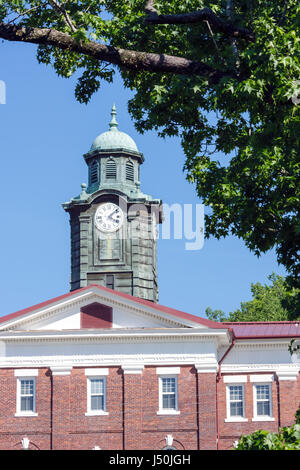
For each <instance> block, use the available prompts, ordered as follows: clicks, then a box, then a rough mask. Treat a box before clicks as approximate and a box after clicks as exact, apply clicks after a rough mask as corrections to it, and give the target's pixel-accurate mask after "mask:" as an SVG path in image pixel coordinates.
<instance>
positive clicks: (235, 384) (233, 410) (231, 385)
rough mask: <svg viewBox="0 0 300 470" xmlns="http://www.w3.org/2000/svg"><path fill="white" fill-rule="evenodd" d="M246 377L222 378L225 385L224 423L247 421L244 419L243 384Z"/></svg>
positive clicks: (232, 376)
mask: <svg viewBox="0 0 300 470" xmlns="http://www.w3.org/2000/svg"><path fill="white" fill-rule="evenodd" d="M246 382H247V376H246V375H231V376H230V375H228V376H225V377H224V383H226V384H227V385H226V408H227V418H226V419H225V422H237V421H238V422H242V421H248V419H247V418H246V417H245V389H244V387H245V385H244V384H245V383H246Z"/></svg>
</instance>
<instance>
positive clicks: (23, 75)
mask: <svg viewBox="0 0 300 470" xmlns="http://www.w3.org/2000/svg"><path fill="white" fill-rule="evenodd" d="M35 50H36V47H35V46H32V45H23V44H14V43H5V42H3V43H1V44H0V57H1V62H0V63H1V67H0V80H3V81H5V83H6V104H5V105H2V104H0V122H1V126H0V174H1V201H2V204H1V231H0V259H1V271H0V273H1V274H0V276H1V279H0V294H1V295H0V315H5V314H8V313H11V312H14V311H16V310H19V309H21V308H26V307H29V306H31V305H34V304H35V303H38V302H41V301H44V300H47V299H50V298H52V297H54V296H57V295H60V294H63V293H66V292H68V291H69V276H70V244H69V220H68V215H67V214H66V213H65V212H64V210H63V209H62V207H61V204H62V203H63V202H65V201H68V200H69V199H70V198H71V197H73V196H75V195H77V194H78V193H79V192H80V191H81V188H80V185H81V183H82V182H87V167H86V164H85V162H84V159H83V158H82V155H83V153H85V152H86V151H88V150H89V148H90V146H91V144H92V141H93V140H94V138H95V137H96V136H97V135H98V134H100V133H101V132H104V131H106V130H107V129H108V123H109V120H110V110H111V106H112V104H113V103H115V104H116V106H117V112H118V115H117V120H118V122H119V129H120V130H121V131H123V132H126V133H128V134H129V135H130V136H131V137H132V138H133V139H134V140H135V141H136V143H137V146H138V148H139V150H140V151H141V152H143V153H144V156H145V163H144V164H143V165H142V168H141V189H142V191H143V192H145V193H147V194H151V195H152V196H153V197H157V198H161V199H162V200H163V202H165V203H168V204H170V205H171V204H174V203H179V204H194V205H195V204H199V203H200V202H201V201H200V200H199V199H198V197H197V196H196V192H195V188H194V187H193V186H192V185H191V184H189V183H188V182H187V181H186V179H185V175H184V173H183V171H182V167H183V164H184V154H183V151H182V149H181V146H180V142H179V140H178V139H175V138H172V139H166V140H162V139H160V138H159V137H158V136H157V135H156V133H155V132H146V133H145V134H144V135H140V134H138V133H137V132H136V130H135V128H134V125H133V122H132V121H131V119H130V116H129V114H128V112H127V101H128V99H129V98H130V96H131V94H130V92H129V91H128V90H125V89H124V88H123V86H122V83H121V81H120V80H119V79H117V80H116V82H115V83H114V84H113V85H108V84H103V87H102V89H100V91H99V92H98V93H97V94H96V95H94V97H93V98H92V100H91V102H90V103H89V104H88V105H83V104H79V103H77V102H76V100H75V97H74V85H75V80H74V79H73V78H71V79H68V80H66V79H62V78H58V77H57V76H56V75H55V73H54V71H53V70H52V69H51V68H50V67H46V66H42V65H39V64H38V63H37V61H36V59H35ZM185 242H186V240H159V242H158V276H159V290H160V296H159V297H160V298H159V301H160V303H161V304H164V305H168V306H170V307H174V308H177V309H180V310H184V311H186V312H189V313H192V314H195V315H200V316H205V309H206V307H208V306H210V307H212V308H214V309H215V308H218V309H222V310H224V311H226V312H228V311H232V310H233V309H236V308H238V307H239V305H240V302H241V301H246V300H249V299H250V298H251V291H250V284H251V282H257V281H259V282H261V283H267V282H268V280H267V276H268V275H269V274H271V273H272V272H273V271H274V272H276V273H278V274H282V275H285V271H284V269H283V268H282V267H279V266H278V264H277V262H276V256H275V253H274V252H269V253H267V254H266V255H264V256H262V257H260V258H257V257H256V256H255V255H254V254H253V253H251V252H250V251H249V250H248V249H247V248H245V246H244V245H243V242H242V241H240V240H238V239H236V238H235V237H228V238H226V239H223V240H216V239H211V240H205V243H204V247H203V248H202V249H201V250H199V251H187V250H186V249H185Z"/></svg>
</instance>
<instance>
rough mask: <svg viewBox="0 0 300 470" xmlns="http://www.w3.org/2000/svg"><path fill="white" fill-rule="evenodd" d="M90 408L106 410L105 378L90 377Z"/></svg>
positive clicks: (92, 409)
mask: <svg viewBox="0 0 300 470" xmlns="http://www.w3.org/2000/svg"><path fill="white" fill-rule="evenodd" d="M90 387H91V392H90V410H91V411H105V407H104V379H90Z"/></svg>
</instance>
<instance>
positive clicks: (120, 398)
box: [0, 108, 300, 450]
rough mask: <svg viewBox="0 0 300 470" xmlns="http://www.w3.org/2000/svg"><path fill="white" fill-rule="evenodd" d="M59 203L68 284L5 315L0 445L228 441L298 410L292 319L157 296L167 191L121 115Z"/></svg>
mask: <svg viewBox="0 0 300 470" xmlns="http://www.w3.org/2000/svg"><path fill="white" fill-rule="evenodd" d="M84 158H85V160H86V163H87V165H88V171H89V184H88V186H85V185H82V192H81V194H80V195H79V196H76V197H75V198H72V199H71V201H69V202H68V203H65V204H64V205H63V207H64V209H65V210H66V211H67V212H68V213H69V215H70V225H71V289H70V292H69V293H67V294H65V295H62V296H60V297H57V298H54V299H52V300H49V301H46V302H43V303H41V304H39V305H35V306H33V307H30V308H26V309H24V310H21V311H19V312H16V313H12V314H10V315H6V316H4V317H0V397H1V398H0V449H10V450H12V449H21V448H22V446H23V447H26V446H29V449H93V448H100V449H104V450H106V449H109V450H113V449H118V450H120V449H125V450H136V449H150V450H160V449H166V448H168V449H170V448H171V449H172V448H173V449H174V448H175V449H178V450H195V449H200V450H205V449H230V448H232V446H233V444H234V441H236V440H237V439H238V438H239V436H240V435H241V434H246V433H249V432H252V431H254V430H257V429H269V430H271V431H277V430H278V428H279V427H282V426H287V425H291V424H293V423H294V414H295V412H296V410H297V408H298V406H299V402H300V379H299V370H300V361H299V357H294V356H293V357H291V355H290V353H289V351H288V346H289V343H290V340H291V339H292V338H299V337H300V326H299V325H298V323H297V322H272V323H244V324H243V323H240V324H239V323H231V324H230V323H217V322H213V321H210V320H207V319H205V318H200V317H198V316H194V315H190V314H188V313H185V312H181V311H178V310H174V309H172V308H168V307H164V306H162V305H160V304H158V303H157V301H158V286H157V275H156V237H155V231H156V226H157V224H158V223H161V222H162V220H163V214H162V210H161V207H162V206H161V201H160V200H159V199H153V198H152V197H151V196H149V195H145V194H143V193H142V192H141V190H140V181H139V178H140V176H139V172H140V170H139V167H140V164H141V163H142V162H143V158H144V157H143V155H142V154H141V153H140V152H139V151H138V149H137V147H136V145H135V143H134V142H133V141H132V139H131V138H130V137H129V136H127V135H126V134H124V133H122V132H120V131H119V130H118V127H117V122H116V113H115V109H114V108H113V110H112V120H111V123H110V130H109V131H108V132H105V133H103V134H101V135H100V136H98V137H97V138H96V139H95V141H94V143H93V145H92V148H91V150H90V151H89V152H88V153H87V154H85V156H84Z"/></svg>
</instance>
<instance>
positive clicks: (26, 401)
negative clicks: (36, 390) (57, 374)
mask: <svg viewBox="0 0 300 470" xmlns="http://www.w3.org/2000/svg"><path fill="white" fill-rule="evenodd" d="M21 411H34V410H33V397H21Z"/></svg>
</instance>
